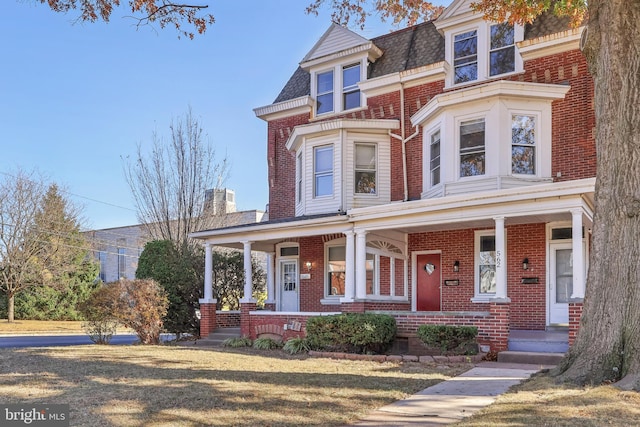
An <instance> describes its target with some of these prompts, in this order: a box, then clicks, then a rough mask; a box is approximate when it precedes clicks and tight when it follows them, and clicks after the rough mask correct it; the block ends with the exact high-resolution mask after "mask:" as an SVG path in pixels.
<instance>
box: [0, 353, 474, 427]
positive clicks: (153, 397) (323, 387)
mask: <svg viewBox="0 0 640 427" xmlns="http://www.w3.org/2000/svg"><path fill="white" fill-rule="evenodd" d="M469 368H470V366H469V365H460V366H454V367H441V368H436V367H428V366H426V365H420V364H395V363H378V362H367V361H349V360H330V359H319V358H306V357H300V356H288V355H286V354H285V353H284V352H281V351H274V352H268V351H264V352H256V351H255V350H250V349H246V350H245V349H243V350H230V349H224V350H223V349H221V350H196V349H191V348H184V347H168V346H153V347H151V346H144V347H143V346H78V347H63V348H62V347H60V348H38V349H6V350H0V401H2V402H4V403H68V404H69V405H70V408H71V424H72V425H81V426H92V427H93V426H127V427H133V426H200V425H211V426H230V425H261V426H300V425H307V426H338V425H344V424H345V423H347V422H350V421H353V420H355V419H357V418H359V417H361V416H363V415H365V414H367V413H368V412H370V411H372V410H374V409H376V408H378V407H380V406H383V405H386V404H388V403H390V402H392V401H395V400H398V399H402V398H404V397H406V396H408V395H409V394H412V393H415V392H416V391H418V390H421V389H423V388H426V387H428V386H430V385H433V384H435V383H437V382H440V381H442V380H445V379H447V378H449V377H450V376H454V375H457V374H459V373H461V372H463V371H465V370H467V369H469Z"/></svg>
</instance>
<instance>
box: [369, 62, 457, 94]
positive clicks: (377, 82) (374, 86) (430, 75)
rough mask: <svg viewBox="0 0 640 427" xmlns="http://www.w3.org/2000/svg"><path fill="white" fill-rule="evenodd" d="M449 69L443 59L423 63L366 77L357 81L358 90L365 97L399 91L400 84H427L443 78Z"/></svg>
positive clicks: (408, 86)
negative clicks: (378, 75) (398, 70)
mask: <svg viewBox="0 0 640 427" xmlns="http://www.w3.org/2000/svg"><path fill="white" fill-rule="evenodd" d="M448 70H449V64H447V63H446V62H445V61H441V62H436V63H434V64H429V65H423V66H421V67H418V68H412V69H411V70H406V71H400V72H396V73H391V74H385V75H383V76H380V77H376V78H373V79H368V80H365V81H361V82H360V83H358V85H359V86H360V90H361V91H362V93H363V94H365V95H366V97H367V98H371V97H373V96H378V95H384V94H386V93H390V92H394V91H399V90H400V86H401V85H404V87H405V88H410V87H414V86H418V85H423V84H428V83H432V82H436V81H440V80H444V78H445V75H446V73H447V72H448Z"/></svg>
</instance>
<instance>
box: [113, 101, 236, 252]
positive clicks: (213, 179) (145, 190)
mask: <svg viewBox="0 0 640 427" xmlns="http://www.w3.org/2000/svg"><path fill="white" fill-rule="evenodd" d="M169 129H170V130H171V137H170V139H169V141H165V140H164V139H163V138H162V137H160V136H158V135H157V134H156V133H154V134H153V147H152V149H151V152H150V153H149V154H148V155H145V153H144V152H143V149H142V146H141V145H138V150H137V154H136V158H135V160H134V161H127V162H126V165H125V177H126V179H127V182H128V184H129V186H130V187H131V191H132V193H133V197H134V200H135V203H136V207H137V211H138V219H139V220H140V222H141V223H142V224H145V225H146V226H147V228H148V232H149V235H150V236H151V237H152V238H153V239H154V240H170V241H171V242H173V243H174V245H175V246H176V248H177V249H181V248H184V247H187V246H190V242H189V239H188V235H189V233H191V232H194V231H198V230H203V229H208V228H213V227H215V226H216V225H217V220H218V217H216V215H215V214H214V213H213V212H210V211H208V210H207V209H206V201H205V196H206V191H207V190H208V189H212V188H214V186H216V185H220V184H221V183H222V182H223V181H224V179H225V177H226V174H227V159H226V158H225V159H223V160H222V162H220V163H216V161H215V150H214V148H213V146H212V145H211V144H210V143H209V141H208V138H207V136H206V135H205V134H204V133H203V130H202V128H201V127H200V123H199V122H198V120H197V119H195V118H194V117H193V114H192V112H191V109H189V110H188V111H187V113H186V114H185V115H184V117H181V118H179V119H176V120H173V122H172V123H171V125H170V126H169Z"/></svg>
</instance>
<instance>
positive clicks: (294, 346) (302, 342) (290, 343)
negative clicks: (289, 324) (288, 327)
mask: <svg viewBox="0 0 640 427" xmlns="http://www.w3.org/2000/svg"><path fill="white" fill-rule="evenodd" d="M282 349H283V350H284V351H286V352H287V353H289V354H298V353H306V352H308V351H309V350H311V346H309V342H308V341H307V339H306V338H301V337H296V338H290V339H289V340H287V342H285V343H284V346H283V347H282Z"/></svg>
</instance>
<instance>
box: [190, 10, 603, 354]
mask: <svg viewBox="0 0 640 427" xmlns="http://www.w3.org/2000/svg"><path fill="white" fill-rule="evenodd" d="M469 4H470V1H464V0H456V1H453V2H452V3H451V5H450V6H449V7H448V8H447V9H446V10H445V12H444V13H443V15H442V16H440V17H439V18H438V19H436V20H435V21H433V22H427V23H423V24H419V25H416V26H414V27H411V28H407V29H404V30H400V31H396V32H393V33H390V34H386V35H383V36H381V37H377V38H374V39H371V40H367V39H365V38H363V37H361V36H359V35H357V34H355V33H353V32H351V31H349V30H347V29H345V28H343V27H340V26H338V25H331V27H330V28H329V29H328V30H327V32H326V33H325V34H324V35H323V36H322V37H321V38H320V40H319V41H318V42H317V43H316V44H315V46H313V47H312V48H311V50H310V51H309V53H308V54H307V55H306V56H305V57H304V58H303V59H302V61H301V63H300V67H299V68H298V69H297V70H296V71H295V72H294V74H293V75H292V77H291V79H290V80H289V81H288V82H287V83H286V84H285V86H284V88H283V89H282V91H281V92H280V94H279V95H278V97H277V98H276V99H275V101H274V103H273V104H271V105H267V106H264V107H260V108H256V109H255V113H256V115H257V116H258V117H259V118H261V119H263V120H265V121H266V122H267V124H268V131H267V155H268V159H267V162H268V165H269V176H268V179H269V206H270V220H269V221H268V222H264V223H260V224H255V225H250V226H242V227H230V228H224V229H217V230H205V231H201V232H198V233H194V234H193V237H196V238H199V239H202V240H203V241H204V242H205V243H206V245H207V247H208V248H209V249H211V247H214V246H224V247H236V248H243V249H244V250H245V254H247V253H249V252H250V251H251V250H254V251H263V252H266V253H267V254H268V260H269V261H268V263H269V266H268V292H269V295H268V303H269V304H268V306H269V307H271V309H272V310H273V312H271V313H269V312H258V311H256V312H254V311H251V310H252V307H253V306H252V304H253V303H254V302H253V301H252V300H251V299H245V300H243V301H244V308H243V316H242V333H243V334H246V335H250V336H252V337H255V336H256V335H259V334H260V333H262V332H264V331H267V330H268V331H269V332H270V333H276V332H274V331H277V333H280V334H282V335H285V336H291V335H292V334H297V333H300V332H297V331H295V330H294V331H293V332H290V331H289V330H290V329H291V325H292V323H291V322H292V321H294V320H295V323H296V324H297V323H298V322H299V323H300V324H302V325H304V322H305V319H306V318H307V317H308V316H310V315H316V314H318V313H337V312H354V311H355V312H363V311H384V312H387V313H391V314H392V315H394V316H395V317H396V320H397V322H398V327H399V332H400V334H404V335H411V334H412V333H415V329H416V327H417V325H419V324H422V323H449V324H473V325H476V326H478V328H479V331H480V334H479V340H480V342H481V343H483V344H484V345H486V346H488V347H490V348H491V350H493V351H500V350H504V349H506V348H507V338H508V336H509V332H510V330H518V329H520V330H545V329H547V328H550V327H554V326H565V327H566V326H569V329H570V333H571V337H573V334H574V333H575V331H576V330H577V327H578V322H579V318H580V314H581V310H582V298H583V297H584V284H585V272H586V270H587V259H588V257H587V253H588V251H589V238H590V232H591V230H590V228H591V223H592V218H593V205H594V200H593V199H594V188H595V172H596V150H595V140H594V126H595V115H594V110H593V102H594V101H593V82H592V79H591V77H590V76H589V74H588V72H587V66H586V62H585V59H584V57H583V56H582V54H581V52H580V50H579V42H580V35H581V30H582V29H581V28H578V29H571V28H570V27H569V25H568V20H567V19H561V18H557V17H554V16H551V15H544V16H541V17H540V18H539V19H537V20H536V21H535V22H534V23H533V24H531V25H526V26H521V25H515V26H511V25H508V24H504V23H492V22H487V21H484V20H483V19H482V16H481V15H480V14H477V13H474V12H473V11H472V10H471V9H470V7H469ZM285 54H286V52H285ZM248 276H249V277H250V275H248ZM248 286H250V283H247V285H246V286H245V289H248ZM205 295H209V296H210V295H211V292H210V290H208V289H207V286H205ZM245 295H246V293H245ZM202 303H203V304H201V310H204V311H207V310H209V309H210V307H211V306H212V305H211V304H212V302H211V301H210V300H208V299H207V298H205V299H204V300H203V301H202ZM206 319H209V320H207V322H208V323H207V322H203V324H202V331H201V333H202V334H204V335H206V334H207V333H208V332H209V331H210V330H212V329H214V328H215V327H216V323H215V313H209V314H207V315H206ZM210 319H213V320H210ZM297 329H300V328H297Z"/></svg>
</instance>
